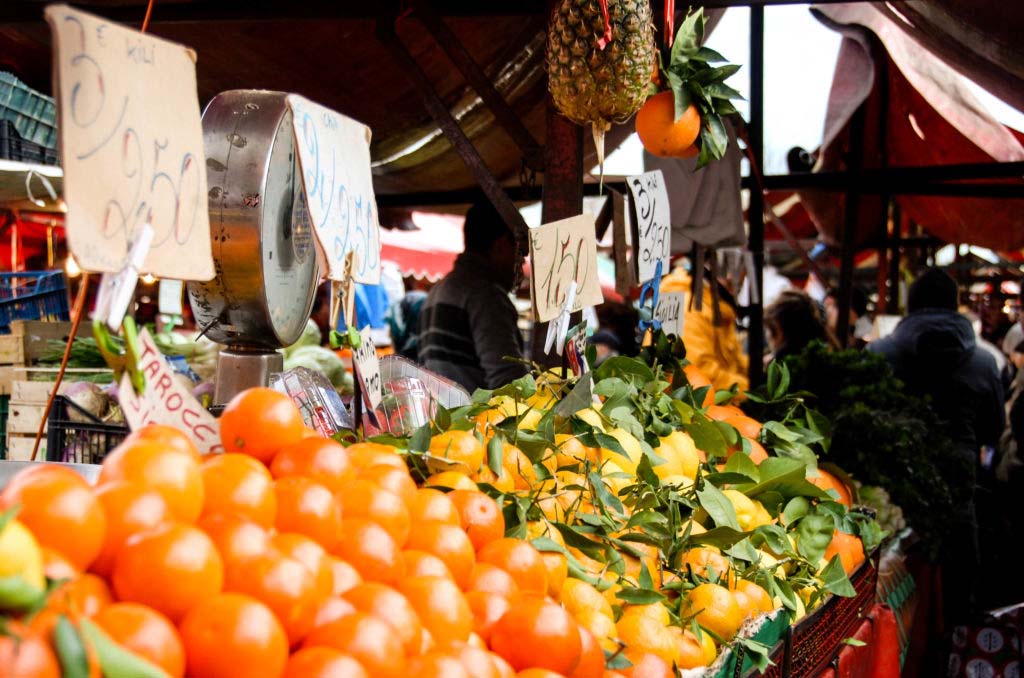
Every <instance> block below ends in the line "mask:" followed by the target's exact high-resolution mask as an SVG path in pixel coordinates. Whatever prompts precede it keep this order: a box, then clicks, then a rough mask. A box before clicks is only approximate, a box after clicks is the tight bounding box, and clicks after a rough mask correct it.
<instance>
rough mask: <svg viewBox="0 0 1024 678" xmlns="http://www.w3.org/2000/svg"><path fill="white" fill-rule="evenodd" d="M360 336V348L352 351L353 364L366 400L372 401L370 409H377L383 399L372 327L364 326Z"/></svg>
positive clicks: (378, 361)
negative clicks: (371, 334)
mask: <svg viewBox="0 0 1024 678" xmlns="http://www.w3.org/2000/svg"><path fill="white" fill-rule="evenodd" d="M359 336H360V337H362V342H361V343H360V344H359V348H357V349H354V350H353V351H352V364H353V365H355V368H356V378H357V379H359V384H360V385H361V386H362V389H363V393H364V394H365V396H366V400H367V402H369V403H370V409H371V410H376V409H377V408H378V407H380V401H381V378H380V360H379V359H378V358H377V348H376V347H375V346H374V345H373V338H372V337H371V336H370V327H369V326H366V327H364V328H363V329H362V331H361V332H360V333H359Z"/></svg>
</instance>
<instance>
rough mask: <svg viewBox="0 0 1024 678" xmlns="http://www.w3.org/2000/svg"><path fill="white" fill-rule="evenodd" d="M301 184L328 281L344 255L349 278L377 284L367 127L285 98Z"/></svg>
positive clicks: (337, 273) (339, 272)
mask: <svg viewBox="0 0 1024 678" xmlns="http://www.w3.org/2000/svg"><path fill="white" fill-rule="evenodd" d="M288 106H289V107H290V108H291V109H292V124H293V125H294V127H295V146H296V148H297V149H298V152H299V165H300V167H301V168H302V183H303V187H304V188H305V191H306V202H307V203H308V204H309V214H310V216H311V217H312V219H313V230H314V231H316V237H317V240H318V241H319V242H320V246H321V248H322V249H323V253H324V256H325V257H326V259H327V265H328V270H329V273H328V277H330V279H331V280H341V279H342V278H343V277H344V275H343V271H344V268H345V255H346V254H347V253H348V252H355V253H356V262H355V267H354V269H353V277H354V278H355V279H356V281H358V282H362V283H371V284H376V283H379V282H380V221H379V218H380V217H379V215H378V213H377V202H376V199H375V198H374V195H373V177H372V175H371V173H370V128H369V127H367V126H366V125H364V124H362V123H361V122H358V121H356V120H352V119H351V118H347V117H345V116H344V115H341V114H340V113H335V112H334V111H332V110H331V109H329V108H325V107H323V106H321V105H320V104H317V103H314V102H312V101H310V100H308V99H304V98H303V97H300V96H298V95H295V94H292V95H289V96H288Z"/></svg>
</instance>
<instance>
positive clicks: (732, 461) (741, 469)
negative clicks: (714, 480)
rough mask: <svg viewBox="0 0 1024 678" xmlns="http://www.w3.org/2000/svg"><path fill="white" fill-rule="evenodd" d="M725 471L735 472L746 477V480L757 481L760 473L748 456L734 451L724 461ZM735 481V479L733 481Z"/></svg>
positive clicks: (759, 478)
mask: <svg viewBox="0 0 1024 678" xmlns="http://www.w3.org/2000/svg"><path fill="white" fill-rule="evenodd" d="M725 470H726V472H727V473H737V474H739V475H741V476H743V477H745V478H746V479H747V481H746V482H751V483H757V482H759V481H760V480H761V473H760V471H759V470H758V468H757V464H755V463H754V462H753V461H752V460H751V459H750V457H749V456H747V455H745V454H742V453H739V452H737V453H735V454H733V455H732V456H731V457H729V460H728V461H726V462H725ZM734 482H735V481H734Z"/></svg>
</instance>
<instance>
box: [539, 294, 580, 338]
mask: <svg viewBox="0 0 1024 678" xmlns="http://www.w3.org/2000/svg"><path fill="white" fill-rule="evenodd" d="M575 303H576V281H575V280H573V281H572V282H571V283H569V289H567V290H566V291H565V299H564V300H563V302H562V310H561V311H559V312H558V315H557V316H556V317H554V318H552V319H551V321H550V322H549V323H548V334H547V337H546V338H545V340H544V352H545V353H551V349H552V348H554V349H555V353H557V354H558V355H562V351H563V350H564V348H565V337H566V335H567V334H568V333H569V317H570V315H571V314H572V307H573V305H574V304H575Z"/></svg>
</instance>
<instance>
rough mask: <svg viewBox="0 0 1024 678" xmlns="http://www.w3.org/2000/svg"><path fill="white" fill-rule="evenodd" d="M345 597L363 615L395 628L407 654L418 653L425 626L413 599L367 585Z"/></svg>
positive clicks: (387, 589)
mask: <svg viewBox="0 0 1024 678" xmlns="http://www.w3.org/2000/svg"><path fill="white" fill-rule="evenodd" d="M343 597H344V599H345V600H347V601H348V602H350V603H352V605H353V607H355V608H356V609H357V610H359V611H360V612H366V613H367V614H372V615H373V616H375V617H377V618H378V619H380V620H381V621H383V622H386V623H387V624H389V625H391V626H392V627H394V631H395V634H396V635H397V636H398V639H399V640H400V641H402V646H403V647H404V648H405V651H406V653H407V654H410V655H411V654H415V653H416V652H417V650H418V648H419V645H420V637H421V634H422V632H423V626H422V624H420V618H419V616H418V615H417V614H416V610H414V609H413V607H412V605H411V604H410V603H409V600H408V599H407V598H406V597H405V596H403V595H402V594H401V593H399V592H398V591H397V590H395V589H393V588H391V587H390V586H386V585H385V584H378V583H377V582H366V583H364V584H360V585H359V586H356V587H355V588H353V589H351V590H349V591H346V592H345V595H344V596H343Z"/></svg>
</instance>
